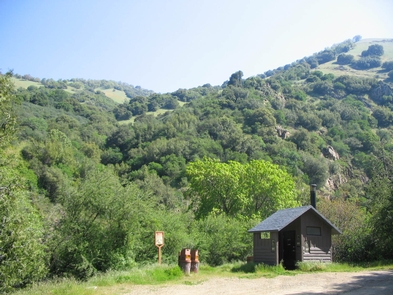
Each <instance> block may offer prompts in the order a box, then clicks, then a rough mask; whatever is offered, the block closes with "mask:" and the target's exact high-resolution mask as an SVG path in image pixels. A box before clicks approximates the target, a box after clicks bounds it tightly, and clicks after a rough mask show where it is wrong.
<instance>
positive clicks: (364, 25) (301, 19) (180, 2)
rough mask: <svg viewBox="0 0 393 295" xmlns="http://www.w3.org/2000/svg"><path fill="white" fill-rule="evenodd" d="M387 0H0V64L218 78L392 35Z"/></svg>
mask: <svg viewBox="0 0 393 295" xmlns="http://www.w3.org/2000/svg"><path fill="white" fill-rule="evenodd" d="M392 12H393V1H391V0H270V1H268V0H255V1H254V0H243V1H239V0H237V1H233V0H209V1H205V0H200V1H193V0H190V1H187V0H161V1H159V0H139V1H135V0H128V1H127V0H111V1H108V0H78V1H76V0H67V1H60V0H35V1H32V0H18V1H15V0H0V71H2V72H6V71H8V70H10V69H13V70H14V73H18V74H21V75H23V74H30V75H32V76H34V77H39V78H53V79H55V80H57V79H70V78H84V79H106V80H115V81H123V82H126V83H129V84H132V85H134V86H137V85H139V86H141V87H143V88H146V89H150V90H154V91H156V92H162V93H163V92H172V91H175V90H177V89H179V88H191V87H196V86H200V85H203V84H206V83H210V84H212V85H221V84H222V83H223V82H224V81H225V80H228V78H229V77H230V75H231V74H232V73H234V72H236V71H238V70H241V71H243V73H244V78H246V77H249V76H254V75H257V74H260V73H263V72H265V71H267V70H270V69H274V68H277V67H279V66H283V65H285V64H288V63H291V62H293V61H295V60H297V59H300V58H302V57H304V56H308V55H311V54H313V53H315V52H318V51H321V50H323V49H324V48H326V47H329V46H331V45H333V44H334V43H339V42H341V41H344V40H345V39H348V38H352V37H353V36H355V35H361V36H362V37H363V38H393V18H392V17H391V14H392Z"/></svg>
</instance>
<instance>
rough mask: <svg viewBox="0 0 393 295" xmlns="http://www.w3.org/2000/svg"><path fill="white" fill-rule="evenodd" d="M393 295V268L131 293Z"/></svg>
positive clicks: (148, 288) (233, 280)
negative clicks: (392, 269) (389, 269)
mask: <svg viewBox="0 0 393 295" xmlns="http://www.w3.org/2000/svg"><path fill="white" fill-rule="evenodd" d="M131 294H132V295H133V294H138V295H139V294H141V295H144V294H160V295H173V294H176V295H193V294H195V295H216V294H225V295H227V294H266V295H269V294H272V295H273V294H274V295H277V294H287V295H294V294H347V295H355V294H356V295H366V294H370V295H374V294H375V295H388V294H389V295H391V294H393V271H367V272H356V273H315V274H301V275H295V276H278V277H276V278H273V279H266V278H258V279H239V278H212V279H210V280H207V281H204V282H200V283H199V284H195V285H186V284H182V285H160V286H133V287H131V289H130V290H129V293H127V295H131Z"/></svg>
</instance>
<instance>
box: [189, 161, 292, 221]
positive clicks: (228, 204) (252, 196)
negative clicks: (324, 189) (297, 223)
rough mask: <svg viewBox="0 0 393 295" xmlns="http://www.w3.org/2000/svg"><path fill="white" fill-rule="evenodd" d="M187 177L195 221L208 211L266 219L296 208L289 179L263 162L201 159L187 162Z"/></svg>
mask: <svg viewBox="0 0 393 295" xmlns="http://www.w3.org/2000/svg"><path fill="white" fill-rule="evenodd" d="M187 176H188V177H189V182H190V189H189V191H188V195H189V196H190V197H191V198H192V202H193V207H194V210H195V214H196V217H197V218H203V217H206V216H208V215H209V214H210V213H211V212H217V213H224V214H226V215H228V216H237V215H239V216H240V215H241V216H252V215H253V214H255V215H256V216H258V217H261V218H266V217H267V216H268V215H270V214H272V213H273V212H274V211H276V210H278V209H282V208H288V207H294V206H296V205H298V202H297V201H296V194H295V184H294V182H293V179H292V178H291V176H290V175H289V174H288V173H287V172H286V171H284V170H282V169H280V168H279V167H278V166H277V165H274V164H272V163H269V162H266V161H263V160H254V161H251V162H249V163H247V164H244V165H242V164H240V163H238V162H234V161H229V162H228V163H221V162H220V161H218V160H212V159H208V158H205V159H204V160H202V161H201V160H198V161H195V162H191V163H189V164H188V166H187Z"/></svg>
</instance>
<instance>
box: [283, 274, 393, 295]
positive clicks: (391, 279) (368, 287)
mask: <svg viewBox="0 0 393 295" xmlns="http://www.w3.org/2000/svg"><path fill="white" fill-rule="evenodd" d="M333 288H334V290H333V291H329V292H322V293H321V292H300V293H290V294H288V295H295V294H296V295H300V294H301V295H306V294H309V295H312V294H319V295H321V294H322V295H323V294H326V295H327V294H347V295H355V294H356V295H366V294H367V295H369V294H370V295H392V294H393V270H390V271H375V272H371V273H368V274H365V275H362V274H359V275H358V276H355V277H354V278H353V280H352V281H351V282H350V283H345V284H337V285H334V286H333Z"/></svg>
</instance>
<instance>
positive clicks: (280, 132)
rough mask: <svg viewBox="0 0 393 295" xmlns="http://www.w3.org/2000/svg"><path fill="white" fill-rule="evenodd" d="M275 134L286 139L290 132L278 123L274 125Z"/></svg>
mask: <svg viewBox="0 0 393 295" xmlns="http://www.w3.org/2000/svg"><path fill="white" fill-rule="evenodd" d="M276 131H277V135H278V136H279V137H281V138H282V139H287V138H288V137H289V136H290V135H291V134H290V133H289V131H288V130H286V129H284V128H282V127H281V126H280V125H278V126H276Z"/></svg>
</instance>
